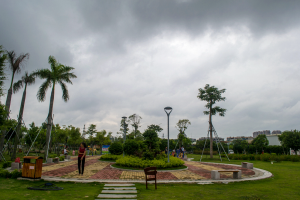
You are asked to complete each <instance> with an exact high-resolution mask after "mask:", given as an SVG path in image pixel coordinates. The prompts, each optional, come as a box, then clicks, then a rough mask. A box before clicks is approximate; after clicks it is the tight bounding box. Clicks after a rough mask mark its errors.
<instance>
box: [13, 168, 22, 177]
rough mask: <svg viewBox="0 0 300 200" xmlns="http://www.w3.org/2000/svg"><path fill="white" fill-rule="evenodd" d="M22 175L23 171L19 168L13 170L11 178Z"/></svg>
mask: <svg viewBox="0 0 300 200" xmlns="http://www.w3.org/2000/svg"><path fill="white" fill-rule="evenodd" d="M21 176H22V172H19V171H18V170H17V169H15V170H14V171H12V172H11V178H18V177H21Z"/></svg>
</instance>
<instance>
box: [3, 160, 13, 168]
mask: <svg viewBox="0 0 300 200" xmlns="http://www.w3.org/2000/svg"><path fill="white" fill-rule="evenodd" d="M11 163H12V161H7V162H4V163H3V165H2V168H3V169H5V168H8V167H11Z"/></svg>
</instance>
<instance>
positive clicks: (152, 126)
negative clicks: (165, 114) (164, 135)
mask: <svg viewBox="0 0 300 200" xmlns="http://www.w3.org/2000/svg"><path fill="white" fill-rule="evenodd" d="M147 129H151V130H154V131H155V132H156V133H157V134H159V133H160V132H161V131H162V130H163V129H162V128H161V127H160V126H159V125H155V124H151V125H149V126H147Z"/></svg>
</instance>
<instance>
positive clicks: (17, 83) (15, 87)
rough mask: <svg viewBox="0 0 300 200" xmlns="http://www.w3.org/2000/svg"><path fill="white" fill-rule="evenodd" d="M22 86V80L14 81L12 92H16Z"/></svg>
mask: <svg viewBox="0 0 300 200" xmlns="http://www.w3.org/2000/svg"><path fill="white" fill-rule="evenodd" d="M22 87H23V80H19V81H18V82H16V83H14V85H13V91H14V94H15V93H16V92H18V91H19V90H20V89H21V88H22Z"/></svg>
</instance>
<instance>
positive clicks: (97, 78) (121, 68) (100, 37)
mask: <svg viewBox="0 0 300 200" xmlns="http://www.w3.org/2000/svg"><path fill="white" fill-rule="evenodd" d="M0 2H1V6H0V45H3V47H4V48H5V49H6V50H8V51H11V50H14V51H15V52H16V54H17V55H19V54H20V53H29V54H30V59H29V60H28V61H27V62H26V64H25V67H24V68H23V69H22V72H21V73H20V74H18V75H17V76H16V77H15V81H17V80H19V79H20V77H21V76H22V75H23V74H24V72H25V71H28V72H32V71H34V70H36V69H41V68H49V67H50V66H49V64H48V57H49V55H53V56H55V58H56V59H57V60H58V61H59V62H60V63H62V64H64V65H68V66H72V67H74V68H75V70H74V73H75V74H76V75H77V76H78V78H77V79H74V80H73V85H68V89H69V93H70V100H69V101H68V103H65V102H63V100H62V97H61V95H62V93H61V90H60V88H58V89H57V90H56V94H55V102H54V114H55V116H54V123H59V124H60V125H74V126H76V127H80V128H81V129H82V128H83V125H84V124H86V126H88V125H89V124H91V123H93V124H96V125H97V129H98V130H102V129H106V130H107V131H112V132H113V133H114V134H116V132H117V131H118V130H119V123H120V120H121V117H122V116H129V115H131V114H134V113H136V114H139V115H140V116H141V117H142V118H143V119H142V121H141V122H142V126H141V128H140V129H141V131H143V130H144V129H145V128H146V127H147V125H150V124H160V125H161V126H162V128H163V129H164V130H163V132H162V133H165V136H166V133H167V116H166V113H165V112H164V110H163V108H164V107H165V106H171V107H173V112H172V113H171V116H170V138H176V135H177V133H178V131H177V130H176V128H175V125H176V123H177V122H178V120H179V119H189V120H190V121H191V123H192V125H191V126H190V127H189V128H188V130H187V135H188V136H189V137H193V138H199V137H203V136H205V135H206V134H207V129H208V116H206V115H204V114H203V111H204V110H205V107H204V105H205V102H203V101H200V100H199V99H197V95H198V89H199V88H203V87H204V86H205V84H210V85H214V86H215V87H217V88H219V89H223V88H225V89H226V92H225V93H224V96H225V97H226V101H225V102H221V103H218V106H221V107H223V108H226V109H227V112H226V116H225V117H220V116H214V117H213V124H214V126H215V128H216V130H217V132H218V134H219V136H220V137H229V136H243V135H245V136H251V135H252V132H254V131H258V130H271V131H272V130H282V131H284V130H290V129H300V127H299V121H300V115H299V113H300V102H299V99H300V88H299V84H300V79H299V75H300V68H299V67H300V48H299V44H300V37H299V35H300V20H299V19H300V1H297V0H295V1H292V0H285V1H282V0H278V1H275V0H272V1H268V0H264V1H261V0H253V1H250V0H247V1H242V0H235V1H225V0H224V1H211V0H209V1H190V0H173V1H171V0H151V1H149V0H144V1H143V0H140V1H137V0H122V1H121V0H119V1H117V0H106V1H104V0H102V1H92V0H89V1H83V0H82V1H76V0H72V1H67V0H64V1H60V0H59V1H58V0H57V1H55V0H51V1H44V0H36V1H34V0H30V1H29V0H28V1H26V0H24V1H15V0H0ZM7 74H8V80H7V82H6V85H5V90H7V89H8V86H9V81H10V80H11V78H10V76H11V72H10V71H9V70H7ZM41 83H42V80H39V79H38V80H37V81H36V83H35V85H33V86H29V87H28V92H27V99H26V105H25V113H24V120H25V123H27V124H29V123H31V122H32V121H34V122H35V123H36V124H41V123H42V122H43V121H44V120H45V119H46V117H47V114H48V108H49V101H50V99H49V97H50V90H48V93H47V96H46V101H45V102H38V101H37V98H36V93H37V90H38V87H39V86H40V85H41ZM21 95H22V92H21V91H20V92H18V93H17V94H14V95H13V97H12V106H11V117H12V118H16V117H17V114H18V112H19V106H20V102H21ZM5 98H6V96H4V97H3V98H2V99H1V101H2V102H5ZM161 135H162V134H161ZM161 135H160V136H161Z"/></svg>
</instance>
